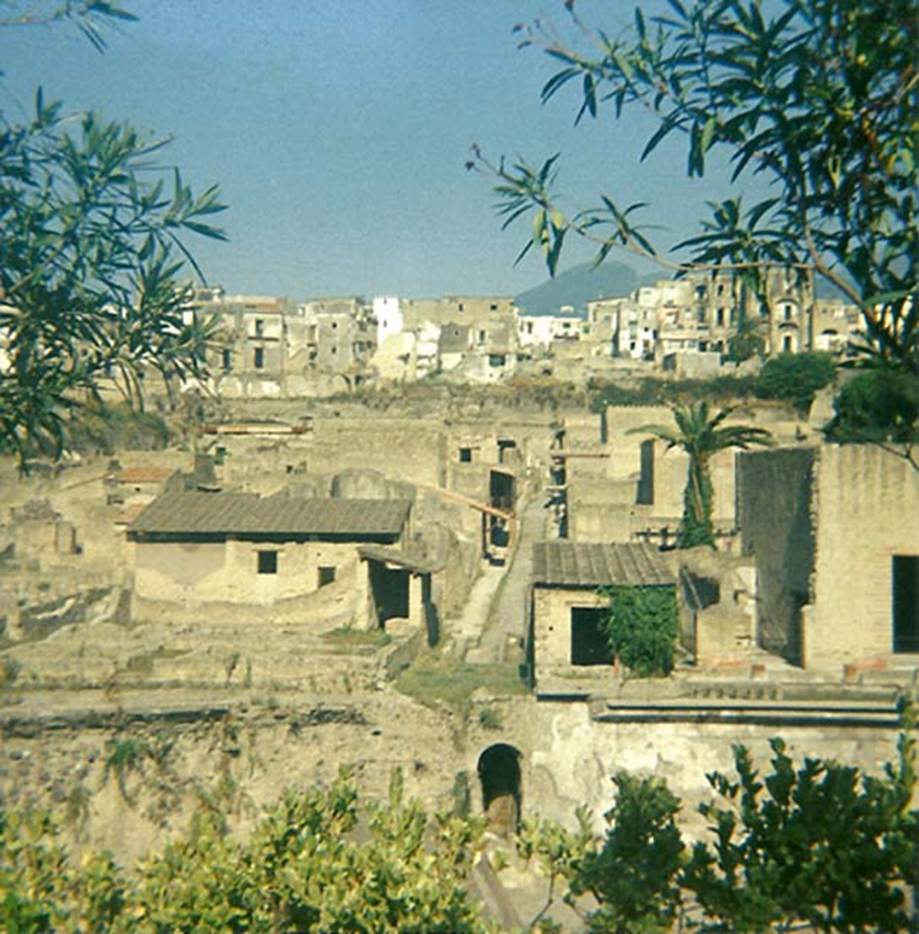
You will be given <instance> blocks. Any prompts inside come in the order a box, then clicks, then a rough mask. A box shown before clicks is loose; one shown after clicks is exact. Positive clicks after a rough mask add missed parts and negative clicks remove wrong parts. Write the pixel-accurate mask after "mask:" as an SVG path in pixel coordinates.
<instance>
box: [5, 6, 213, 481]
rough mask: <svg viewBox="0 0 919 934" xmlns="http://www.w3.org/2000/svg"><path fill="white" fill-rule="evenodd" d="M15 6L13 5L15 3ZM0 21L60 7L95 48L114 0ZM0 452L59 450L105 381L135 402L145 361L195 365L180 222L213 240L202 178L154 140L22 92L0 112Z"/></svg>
mask: <svg viewBox="0 0 919 934" xmlns="http://www.w3.org/2000/svg"><path fill="white" fill-rule="evenodd" d="M20 7H25V8H24V9H20ZM0 13H7V14H8V15H6V16H5V17H4V18H2V19H0V23H2V24H4V25H7V26H18V25H29V24H34V23H39V22H53V21H55V20H59V19H65V18H71V19H74V20H75V22H76V23H77V25H78V26H79V28H80V29H81V30H82V32H83V33H84V34H85V35H86V36H87V37H88V38H89V39H90V40H91V41H92V42H93V44H94V45H95V46H96V48H98V49H100V50H101V49H102V47H103V46H104V41H103V34H102V31H101V30H102V28H103V27H104V25H105V24H106V23H107V22H108V21H112V20H131V19H134V17H133V16H132V15H131V14H130V13H128V12H127V11H125V10H124V9H123V8H122V7H121V6H120V5H119V4H117V3H102V2H94V3H86V4H82V3H81V4H75V3H60V4H28V5H17V4H15V3H14V4H6V5H5V6H4V7H3V8H2V9H0ZM0 124H2V126H0V219H2V230H0V233H2V236H0V330H2V332H3V334H4V348H3V353H4V357H5V360H4V364H3V367H2V370H0V450H7V451H10V452H13V453H15V454H16V455H17V456H18V457H19V459H20V462H21V463H24V462H25V460H26V458H27V457H29V456H30V455H32V454H33V453H35V452H38V451H44V452H48V453H51V454H52V455H54V456H57V455H59V454H60V453H61V451H62V449H63V447H64V445H65V439H66V433H67V429H68V426H69V424H70V423H71V422H72V421H74V420H75V419H78V418H79V416H80V414H81V413H82V412H83V411H84V409H85V405H86V403H87V402H95V403H98V402H99V400H100V398H101V396H100V392H101V389H102V387H103V386H104V385H105V384H106V382H107V381H108V380H111V383H110V385H112V386H114V387H117V388H118V389H119V390H120V391H121V393H122V394H123V396H124V397H125V398H126V399H127V400H128V401H129V402H130V403H131V404H136V403H139V402H140V401H141V400H142V397H143V377H144V375H145V371H149V372H156V373H159V374H162V376H164V377H166V378H172V377H180V378H185V377H195V376H200V375H202V374H203V373H204V348H205V345H206V342H207V340H208V338H209V336H210V333H211V331H212V326H211V325H210V324H209V323H206V322H199V321H197V320H185V318H184V317H183V310H184V308H185V305H186V302H187V299H188V294H187V293H188V289H187V287H180V286H179V280H180V277H181V276H182V274H183V269H184V268H185V262H186V261H187V262H188V263H190V264H191V266H192V267H193V268H194V269H195V270H196V271H197V272H198V273H199V275H200V270H198V269H197V266H196V264H195V262H194V259H193V258H192V256H191V254H190V253H189V251H188V249H187V247H186V246H185V244H184V242H183V239H182V238H183V237H184V235H185V234H187V233H195V234H199V235H201V236H205V237H211V238H218V239H220V238H223V234H222V233H221V231H220V230H219V229H218V228H216V227H214V226H212V225H211V224H210V218H211V215H214V214H216V213H218V212H220V211H222V210H223V209H224V207H223V205H222V204H221V203H220V201H219V198H218V192H217V188H216V186H213V187H211V188H208V189H207V190H206V191H204V192H203V193H202V194H200V195H194V194H193V193H192V191H191V189H190V188H189V187H188V186H187V185H186V184H185V183H184V182H183V181H182V177H181V175H180V173H179V171H178V169H174V170H173V171H172V172H171V173H169V175H168V176H167V175H166V174H165V173H164V172H163V170H161V169H159V168H157V167H156V165H155V157H158V156H159V155H160V154H161V153H162V151H163V149H164V147H165V146H166V144H167V142H168V140H166V139H155V138H152V137H149V136H147V135H145V134H142V133H139V132H138V131H137V130H135V129H134V128H133V127H131V126H130V125H128V124H127V123H123V122H119V121H106V120H105V119H103V118H102V117H100V116H99V115H98V114H95V113H81V114H67V113H65V111H64V110H63V107H62V105H61V104H60V103H58V102H48V101H45V99H44V96H43V94H42V91H41V89H39V90H38V91H37V93H36V96H35V107H34V116H33V117H32V118H31V119H30V120H29V121H28V122H26V123H15V122H12V121H11V120H9V119H8V118H7V116H6V115H4V114H2V113H0Z"/></svg>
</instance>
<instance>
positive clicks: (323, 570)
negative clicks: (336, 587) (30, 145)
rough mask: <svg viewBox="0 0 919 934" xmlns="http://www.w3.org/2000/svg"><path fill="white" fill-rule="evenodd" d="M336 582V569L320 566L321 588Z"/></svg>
mask: <svg viewBox="0 0 919 934" xmlns="http://www.w3.org/2000/svg"><path fill="white" fill-rule="evenodd" d="M334 580H335V568H334V567H330V566H328V565H320V567H319V576H318V581H319V586H320V587H325V586H326V585H327V584H331V583H333V582H334Z"/></svg>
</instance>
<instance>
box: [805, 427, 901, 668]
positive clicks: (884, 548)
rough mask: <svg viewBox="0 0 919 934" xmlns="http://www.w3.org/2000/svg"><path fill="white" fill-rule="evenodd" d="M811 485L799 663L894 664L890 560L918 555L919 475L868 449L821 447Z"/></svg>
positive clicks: (885, 453)
mask: <svg viewBox="0 0 919 934" xmlns="http://www.w3.org/2000/svg"><path fill="white" fill-rule="evenodd" d="M815 482H816V502H815V508H816V512H817V530H816V563H815V566H814V582H813V593H814V598H815V599H814V605H813V607H811V608H809V609H808V611H807V612H806V614H805V626H804V659H805V664H806V665H807V666H808V667H811V666H821V667H823V666H836V665H840V664H842V663H843V662H857V661H860V660H864V659H870V658H877V657H886V658H887V663H888V664H891V665H892V664H895V663H896V661H897V659H896V658H895V657H891V653H892V651H893V626H892V619H893V566H892V565H893V557H894V556H895V555H919V472H917V471H916V470H915V469H913V468H912V467H911V466H910V464H908V463H907V462H906V460H905V459H904V458H902V457H897V456H896V455H894V454H892V453H890V452H888V451H885V450H883V449H881V448H880V447H877V446H875V445H866V444H859V445H854V444H853V445H840V446H837V445H824V446H822V447H821V448H820V449H819V459H818V462H817V472H816V478H815ZM911 658H912V659H913V660H915V658H916V656H915V655H913V656H911ZM908 661H909V658H907V657H904V663H906V662H908ZM912 663H913V664H915V661H913V662H912Z"/></svg>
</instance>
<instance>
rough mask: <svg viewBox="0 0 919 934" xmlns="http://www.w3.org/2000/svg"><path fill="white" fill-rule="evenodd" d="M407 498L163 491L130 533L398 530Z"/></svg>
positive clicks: (391, 532) (373, 532) (371, 532)
mask: <svg viewBox="0 0 919 934" xmlns="http://www.w3.org/2000/svg"><path fill="white" fill-rule="evenodd" d="M410 508H411V503H409V502H407V501H406V500H401V499H400V500H396V499H330V498H326V499H298V498H295V497H292V496H268V497H264V498H263V497H260V496H259V495H258V494H255V493H200V492H190V491H184V490H183V491H179V492H173V491H168V492H166V493H164V494H163V495H162V496H159V497H157V498H156V499H155V500H154V501H153V502H152V503H150V505H149V506H148V507H147V508H146V509H145V510H144V511H143V512H142V513H141V514H140V515H139V516H138V517H137V519H135V520H134V522H132V523H131V526H130V529H129V531H130V532H141V533H147V532H151V533H165V534H173V535H175V534H181V533H194V534H202V533H204V534H212V535H246V534H261V535H266V534H267V535H293V536H296V535H355V536H359V535H398V534H399V533H400V532H401V531H402V527H403V526H404V525H405V521H406V519H407V518H408V512H409V509H410Z"/></svg>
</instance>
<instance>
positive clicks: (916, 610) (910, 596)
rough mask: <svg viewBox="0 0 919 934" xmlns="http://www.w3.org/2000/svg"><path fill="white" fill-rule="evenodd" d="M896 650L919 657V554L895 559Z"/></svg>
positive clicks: (894, 621)
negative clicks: (918, 655)
mask: <svg viewBox="0 0 919 934" xmlns="http://www.w3.org/2000/svg"><path fill="white" fill-rule="evenodd" d="M893 650H894V652H897V653H908V654H919V555H894V556H893Z"/></svg>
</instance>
